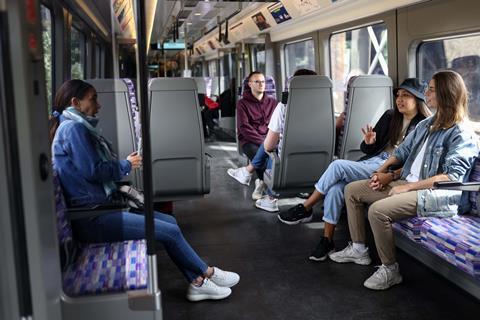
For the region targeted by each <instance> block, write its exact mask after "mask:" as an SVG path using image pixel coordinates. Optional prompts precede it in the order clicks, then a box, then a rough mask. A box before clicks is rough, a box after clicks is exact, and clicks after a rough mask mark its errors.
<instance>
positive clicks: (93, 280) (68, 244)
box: [53, 172, 148, 297]
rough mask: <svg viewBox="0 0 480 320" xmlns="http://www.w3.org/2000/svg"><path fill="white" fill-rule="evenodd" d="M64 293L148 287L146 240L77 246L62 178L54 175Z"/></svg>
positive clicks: (90, 292) (118, 290)
mask: <svg viewBox="0 0 480 320" xmlns="http://www.w3.org/2000/svg"><path fill="white" fill-rule="evenodd" d="M53 182H54V190H55V207H56V214H57V231H58V239H59V243H60V245H61V249H62V252H61V255H62V256H63V259H62V260H63V263H62V264H63V273H62V278H63V291H64V293H65V294H67V295H68V296H70V297H76V296H84V295H91V294H100V293H114V292H125V291H129V290H139V289H145V288H146V287H147V277H148V271H147V262H146V252H147V248H146V242H145V240H137V241H122V242H116V243H96V244H75V241H74V239H73V236H72V229H71V225H70V222H69V220H68V219H67V217H66V205H65V200H64V198H63V194H62V189H61V186H60V182H59V180H58V177H57V176H56V174H55V172H54V176H53Z"/></svg>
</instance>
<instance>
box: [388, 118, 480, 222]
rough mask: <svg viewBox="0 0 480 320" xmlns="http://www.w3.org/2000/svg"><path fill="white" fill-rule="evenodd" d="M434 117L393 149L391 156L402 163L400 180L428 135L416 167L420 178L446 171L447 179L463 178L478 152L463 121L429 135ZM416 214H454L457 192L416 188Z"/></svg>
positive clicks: (455, 211)
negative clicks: (423, 151) (419, 168)
mask: <svg viewBox="0 0 480 320" xmlns="http://www.w3.org/2000/svg"><path fill="white" fill-rule="evenodd" d="M434 117H435V116H431V117H429V118H427V119H425V120H423V121H422V122H420V123H419V124H418V125H417V127H416V128H415V130H414V131H412V132H411V133H410V134H409V135H408V136H407V137H406V138H405V140H404V141H403V143H402V144H400V146H398V148H397V149H396V150H395V152H394V154H393V155H394V156H395V158H397V159H398V160H399V161H400V163H403V170H402V175H401V179H403V180H405V179H406V177H407V176H408V175H409V173H410V170H411V167H412V164H413V162H414V161H415V158H416V156H417V154H418V152H419V151H420V149H421V148H422V146H423V143H424V142H425V140H426V139H427V137H428V143H427V147H426V149H425V156H424V158H423V162H422V165H421V170H420V177H419V178H420V180H424V179H427V178H430V177H433V176H435V175H437V174H446V175H447V176H448V178H449V179H450V180H451V181H464V179H466V178H468V173H469V171H470V169H471V166H472V164H473V160H474V159H475V157H476V156H477V154H478V151H479V149H478V142H477V137H476V135H475V133H474V132H473V130H471V129H470V128H469V126H468V125H467V124H466V123H460V124H457V125H455V126H453V127H451V128H448V129H442V130H438V131H435V132H433V133H431V134H430V131H429V128H430V126H431V125H432V123H433V121H434ZM417 194H418V203H417V215H418V216H423V217H428V216H440V217H447V216H453V215H455V214H456V213H457V210H458V207H459V204H460V198H461V194H462V192H461V191H454V190H434V189H424V190H418V191H417Z"/></svg>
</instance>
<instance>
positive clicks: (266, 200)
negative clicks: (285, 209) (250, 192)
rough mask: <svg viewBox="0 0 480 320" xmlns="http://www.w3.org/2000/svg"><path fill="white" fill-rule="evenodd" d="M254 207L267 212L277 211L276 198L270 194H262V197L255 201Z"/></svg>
mask: <svg viewBox="0 0 480 320" xmlns="http://www.w3.org/2000/svg"><path fill="white" fill-rule="evenodd" d="M255 207H257V208H258V209H262V210H265V211H268V212H277V211H278V203H277V199H275V198H272V197H270V196H263V197H262V198H260V199H258V200H257V201H255Z"/></svg>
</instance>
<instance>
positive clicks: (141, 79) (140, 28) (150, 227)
mask: <svg viewBox="0 0 480 320" xmlns="http://www.w3.org/2000/svg"><path fill="white" fill-rule="evenodd" d="M136 4H137V19H136V22H137V46H138V57H137V60H138V65H137V70H138V88H137V89H138V93H139V95H138V96H139V98H140V105H141V108H140V119H141V121H142V142H143V146H142V148H143V191H144V194H145V237H146V239H147V265H148V288H147V290H148V293H149V294H155V293H157V292H158V274H157V257H156V255H155V230H154V220H153V201H152V200H153V194H152V150H151V147H150V108H149V104H148V92H147V87H148V82H147V48H146V39H147V35H146V32H145V30H146V28H145V1H144V0H136Z"/></svg>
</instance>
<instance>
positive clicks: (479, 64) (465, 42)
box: [417, 34, 480, 125]
mask: <svg viewBox="0 0 480 320" xmlns="http://www.w3.org/2000/svg"><path fill="white" fill-rule="evenodd" d="M417 68H418V69H417V75H418V77H419V78H421V79H424V80H427V81H428V80H429V79H431V77H432V76H433V74H434V73H435V72H436V71H439V70H441V69H451V70H455V71H457V72H458V73H459V74H460V75H461V76H462V77H463V79H464V81H465V84H466V86H467V89H468V93H469V99H468V108H469V116H470V119H471V120H473V121H475V122H478V124H479V125H480V35H478V34H476V35H467V36H461V37H456V38H449V39H441V40H433V41H425V42H422V43H421V44H420V45H419V46H418V50H417Z"/></svg>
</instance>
